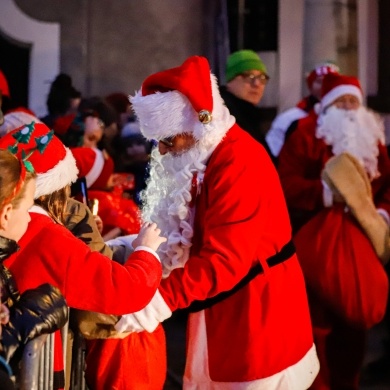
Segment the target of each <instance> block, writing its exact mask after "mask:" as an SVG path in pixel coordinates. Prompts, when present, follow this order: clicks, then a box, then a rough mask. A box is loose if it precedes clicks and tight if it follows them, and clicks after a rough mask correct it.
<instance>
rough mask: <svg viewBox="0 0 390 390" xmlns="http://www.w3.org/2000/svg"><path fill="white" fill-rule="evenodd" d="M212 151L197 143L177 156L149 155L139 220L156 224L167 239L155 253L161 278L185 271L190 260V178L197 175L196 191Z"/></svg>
mask: <svg viewBox="0 0 390 390" xmlns="http://www.w3.org/2000/svg"><path fill="white" fill-rule="evenodd" d="M213 150H214V148H212V150H205V149H204V148H202V147H201V146H200V144H199V143H197V144H196V145H195V146H194V147H192V148H191V149H189V150H187V151H185V152H183V153H181V154H178V155H172V154H171V153H167V154H165V155H161V154H160V153H159V151H158V147H156V148H154V149H153V151H152V158H151V166H150V177H149V179H148V182H147V188H146V189H145V190H144V191H143V192H142V193H141V199H142V202H143V208H142V219H143V220H144V221H152V222H155V223H157V225H158V227H159V228H160V229H161V236H164V237H166V238H167V242H165V243H163V244H161V245H160V247H159V249H158V251H157V252H158V254H159V256H160V259H161V263H162V265H163V277H167V276H168V275H169V273H170V272H171V271H172V270H173V269H175V268H180V267H184V264H185V263H186V261H187V260H188V258H189V253H190V248H191V246H192V237H193V234H194V230H193V223H194V209H193V208H192V207H190V206H189V203H190V201H191V199H192V195H191V185H192V178H193V175H194V173H195V172H196V173H197V190H199V189H200V186H201V182H202V180H203V174H204V171H205V170H206V165H205V164H206V162H207V160H208V158H209V157H210V155H211V153H212V151H213Z"/></svg>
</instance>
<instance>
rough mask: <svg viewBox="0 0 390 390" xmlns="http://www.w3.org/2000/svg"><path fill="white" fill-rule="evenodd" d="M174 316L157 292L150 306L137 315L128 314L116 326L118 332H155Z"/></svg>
mask: <svg viewBox="0 0 390 390" xmlns="http://www.w3.org/2000/svg"><path fill="white" fill-rule="evenodd" d="M171 315H172V311H171V309H170V308H169V307H168V305H167V304H166V303H165V301H164V298H163V297H162V296H161V294H160V293H159V292H158V291H156V293H155V294H154V297H153V298H152V300H151V301H150V302H149V304H148V305H147V306H146V307H144V308H143V309H142V310H140V311H137V312H136V313H131V314H126V315H124V316H122V317H121V319H120V320H119V321H118V322H117V323H116V324H115V329H116V330H117V331H118V332H133V333H134V332H143V331H145V330H146V331H147V332H149V333H151V332H153V331H154V330H155V329H156V328H157V326H158V324H159V323H160V322H162V321H164V320H166V319H167V318H169V317H170V316H171Z"/></svg>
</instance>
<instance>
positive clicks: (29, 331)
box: [1, 283, 68, 361]
mask: <svg viewBox="0 0 390 390" xmlns="http://www.w3.org/2000/svg"><path fill="white" fill-rule="evenodd" d="M67 320H68V308H67V305H66V301H65V299H64V297H63V296H62V294H61V292H60V290H59V289H58V288H56V287H53V286H52V285H50V284H47V283H46V284H42V285H41V286H39V287H37V288H34V289H31V290H26V291H25V292H24V293H23V294H21V296H20V299H19V300H18V301H17V302H15V304H14V305H13V306H12V307H11V308H10V320H9V323H7V324H6V325H3V327H2V337H1V338H2V340H1V344H2V345H1V347H2V348H1V349H2V351H1V352H2V355H3V356H4V357H5V359H6V360H7V361H9V360H10V358H11V357H12V356H13V355H14V353H15V352H16V350H17V349H18V348H19V347H20V346H24V345H25V344H26V343H27V342H28V341H30V340H32V339H33V338H35V337H37V336H39V335H41V334H45V333H52V332H54V331H56V330H58V329H60V328H62V327H63V326H64V325H65V324H66V321H67Z"/></svg>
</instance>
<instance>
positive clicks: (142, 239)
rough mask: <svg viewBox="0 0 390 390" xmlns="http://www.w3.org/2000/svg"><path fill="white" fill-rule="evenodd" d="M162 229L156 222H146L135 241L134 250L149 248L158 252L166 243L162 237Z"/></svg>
mask: <svg viewBox="0 0 390 390" xmlns="http://www.w3.org/2000/svg"><path fill="white" fill-rule="evenodd" d="M160 233H161V229H159V228H158V227H157V224H155V223H154V222H144V223H143V225H142V226H141V230H140V231H139V233H138V236H137V238H136V239H135V240H134V241H133V248H137V246H147V247H149V248H150V249H153V250H154V251H156V250H157V249H158V247H159V246H160V244H162V243H163V242H165V241H166V240H167V239H166V238H165V237H160Z"/></svg>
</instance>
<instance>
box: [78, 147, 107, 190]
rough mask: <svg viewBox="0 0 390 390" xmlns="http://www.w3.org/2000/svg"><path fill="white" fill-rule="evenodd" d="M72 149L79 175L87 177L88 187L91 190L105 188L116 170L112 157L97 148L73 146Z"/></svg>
mask: <svg viewBox="0 0 390 390" xmlns="http://www.w3.org/2000/svg"><path fill="white" fill-rule="evenodd" d="M71 151H72V153H73V156H74V158H75V159H76V164H77V168H78V169H79V177H85V180H86V182H87V188H89V189H91V190H102V189H105V188H106V187H107V183H108V180H109V178H110V176H111V175H112V174H113V172H114V162H113V160H112V158H111V157H110V156H109V155H108V154H107V153H105V152H104V151H101V150H99V149H96V148H88V147H78V148H72V149H71Z"/></svg>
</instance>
